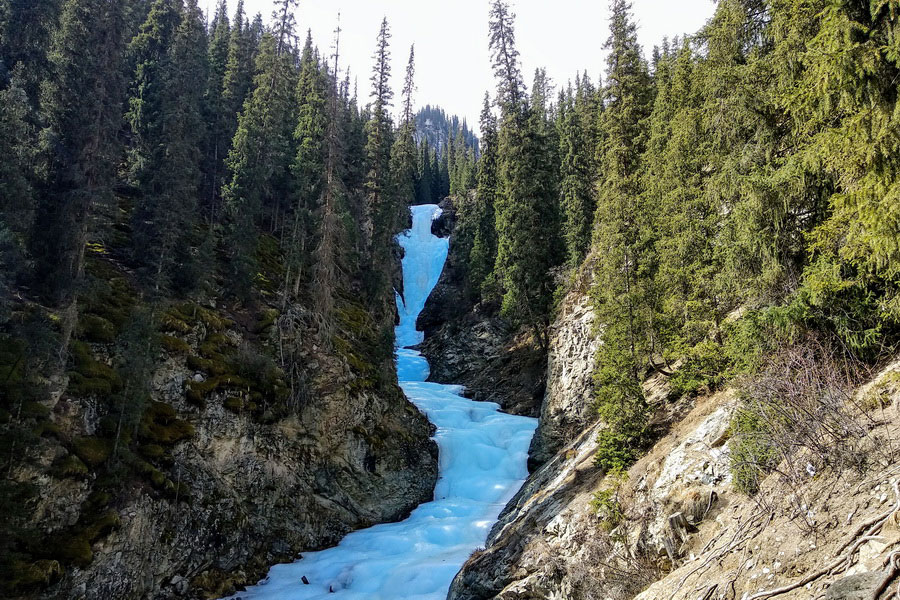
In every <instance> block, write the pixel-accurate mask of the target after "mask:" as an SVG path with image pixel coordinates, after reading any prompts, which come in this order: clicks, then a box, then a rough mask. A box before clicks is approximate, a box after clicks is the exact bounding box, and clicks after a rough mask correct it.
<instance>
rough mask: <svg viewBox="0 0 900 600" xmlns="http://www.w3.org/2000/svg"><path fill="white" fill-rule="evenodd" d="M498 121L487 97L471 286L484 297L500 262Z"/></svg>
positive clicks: (485, 96)
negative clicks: (484, 290)
mask: <svg viewBox="0 0 900 600" xmlns="http://www.w3.org/2000/svg"><path fill="white" fill-rule="evenodd" d="M497 143H498V139H497V118H496V117H495V116H494V113H493V111H492V110H491V104H490V97H489V95H488V93H487V92H485V95H484V107H483V108H482V109H481V159H480V160H479V161H478V182H477V186H476V188H475V203H474V206H473V213H474V214H473V220H474V222H475V231H474V235H473V241H472V250H471V252H470V253H469V285H470V288H471V289H472V290H473V292H474V293H475V294H476V295H478V296H480V297H484V296H485V293H484V292H482V286H483V285H484V284H485V282H486V281H487V280H488V278H489V277H490V275H491V273H492V272H493V270H494V262H495V261H496V260H497V230H496V214H495V208H494V205H495V204H496V202H497V186H498V182H497V168H498V164H497V163H498V160H499V157H498V151H499V149H498V147H497Z"/></svg>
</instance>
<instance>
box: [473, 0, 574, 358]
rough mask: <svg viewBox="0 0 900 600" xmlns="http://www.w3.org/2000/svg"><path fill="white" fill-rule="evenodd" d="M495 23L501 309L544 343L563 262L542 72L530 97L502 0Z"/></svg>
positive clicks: (493, 16) (494, 10) (544, 345)
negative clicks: (555, 272) (554, 277)
mask: <svg viewBox="0 0 900 600" xmlns="http://www.w3.org/2000/svg"><path fill="white" fill-rule="evenodd" d="M490 31H491V50H492V52H493V57H494V71H495V73H496V74H497V77H498V97H497V103H498V105H499V107H500V112H501V122H500V126H499V135H498V139H499V141H498V156H499V168H498V173H499V178H498V180H499V191H498V194H497V201H496V223H497V261H496V265H495V271H496V275H497V283H498V284H499V286H500V288H501V290H502V294H503V302H502V308H501V312H502V314H503V315H504V316H505V317H506V318H508V319H509V320H510V321H511V322H513V323H515V324H521V325H527V326H529V327H530V328H531V329H532V331H533V332H534V336H535V339H536V340H537V342H538V343H539V344H540V346H541V347H542V348H544V349H546V348H547V345H548V340H547V328H548V326H549V322H550V312H551V309H552V303H553V287H554V286H553V282H552V277H551V276H550V271H551V270H552V269H553V268H554V267H555V266H556V265H557V264H558V259H559V247H558V234H559V232H558V227H557V224H558V220H557V215H558V211H557V206H556V202H557V199H556V193H557V192H556V173H555V170H554V158H553V151H552V147H551V146H552V143H551V138H550V134H549V129H550V127H549V124H548V122H547V121H548V119H547V112H546V103H545V99H544V98H545V94H546V86H545V85H544V84H545V79H544V78H543V76H542V74H541V73H540V72H539V73H538V77H537V81H536V83H537V86H536V89H534V90H533V96H532V99H531V103H530V104H529V102H528V101H527V100H528V99H527V97H526V95H525V92H524V84H523V83H522V80H521V73H520V71H519V67H518V52H517V51H516V48H515V33H514V31H513V15H512V14H511V13H510V12H509V7H508V5H507V4H506V3H505V2H503V1H502V0H496V1H495V2H494V3H493V5H492V8H491V23H490ZM548 225H549V226H548Z"/></svg>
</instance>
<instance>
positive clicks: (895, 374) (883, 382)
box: [862, 371, 900, 410]
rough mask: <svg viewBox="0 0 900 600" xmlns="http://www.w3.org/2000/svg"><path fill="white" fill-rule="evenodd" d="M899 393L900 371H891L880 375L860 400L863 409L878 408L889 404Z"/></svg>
mask: <svg viewBox="0 0 900 600" xmlns="http://www.w3.org/2000/svg"><path fill="white" fill-rule="evenodd" d="M898 394H900V371H891V372H890V373H887V374H886V375H885V376H884V377H882V378H881V379H880V380H879V381H878V382H877V383H875V385H873V386H872V388H871V389H870V390H869V393H868V394H866V396H865V398H863V401H862V407H863V409H864V410H880V409H882V408H886V407H888V406H890V405H891V404H892V403H893V402H894V398H895V397H896V396H897V395H898Z"/></svg>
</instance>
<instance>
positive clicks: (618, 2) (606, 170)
mask: <svg viewBox="0 0 900 600" xmlns="http://www.w3.org/2000/svg"><path fill="white" fill-rule="evenodd" d="M610 8H611V13H612V15H611V20H610V36H609V38H608V40H607V42H606V45H605V47H606V49H607V51H608V52H609V54H608V57H607V75H606V86H605V88H604V100H605V110H604V111H603V112H602V113H601V115H600V124H599V130H600V137H601V139H600V143H599V145H598V149H597V159H598V168H599V172H600V173H601V178H600V181H599V183H598V186H597V192H598V193H597V212H596V222H595V228H594V232H595V233H594V247H595V251H596V252H598V253H599V255H600V256H602V257H603V260H602V261H599V263H598V268H597V270H596V272H595V283H594V288H593V296H594V299H595V308H596V311H597V319H598V322H600V323H602V324H603V329H602V333H601V339H602V344H601V347H600V350H599V351H598V354H597V362H598V366H597V370H596V374H595V382H596V386H597V397H598V406H599V408H600V414H601V417H602V418H603V419H604V420H605V421H606V422H607V423H608V424H609V429H607V430H605V431H604V432H603V434H602V435H601V437H602V439H601V443H600V447H601V449H600V454H598V458H599V459H600V462H601V464H602V466H604V467H606V468H614V467H618V468H623V467H625V466H627V463H629V462H630V459H631V457H633V456H634V452H635V451H636V450H637V448H638V447H639V446H640V445H641V444H642V443H644V442H645V439H644V436H645V427H646V418H647V417H646V412H647V406H646V401H645V399H644V394H643V391H642V389H641V382H642V380H643V376H644V370H645V368H646V363H647V359H648V357H649V356H648V354H649V347H650V342H649V340H650V333H651V319H650V315H651V314H652V311H653V308H652V302H653V295H652V291H651V290H650V289H649V288H650V287H651V284H652V274H653V269H654V256H653V252H652V236H651V235H650V233H651V228H650V227H649V223H648V221H647V213H646V212H645V207H644V206H642V203H641V185H640V174H641V171H640V160H641V155H642V153H643V151H644V146H645V144H646V135H647V116H648V114H649V112H650V101H651V86H650V76H649V73H648V71H647V65H646V63H645V61H644V58H643V57H642V56H641V49H640V45H639V44H638V41H637V30H636V26H635V24H634V21H633V19H632V15H631V4H630V3H629V2H627V1H626V0H613V2H612V4H611V7H610Z"/></svg>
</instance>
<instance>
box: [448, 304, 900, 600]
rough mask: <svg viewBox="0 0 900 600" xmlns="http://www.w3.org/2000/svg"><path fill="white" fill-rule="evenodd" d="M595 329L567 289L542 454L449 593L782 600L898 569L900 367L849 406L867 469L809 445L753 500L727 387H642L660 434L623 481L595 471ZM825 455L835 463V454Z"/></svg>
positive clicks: (856, 588)
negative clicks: (690, 393)
mask: <svg viewBox="0 0 900 600" xmlns="http://www.w3.org/2000/svg"><path fill="white" fill-rule="evenodd" d="M589 320H590V308H589V304H587V299H586V298H585V296H584V294H583V293H582V292H580V291H577V290H576V291H573V292H570V294H569V295H568V297H567V298H566V300H565V301H564V303H563V306H562V310H561V312H560V318H559V320H558V321H557V323H556V325H555V327H554V336H553V344H552V348H551V362H550V365H551V367H550V372H549V380H548V393H547V396H546V397H545V401H544V406H543V408H542V417H543V419H542V422H541V425H540V429H539V433H538V436H537V437H536V441H535V444H534V445H533V446H532V451H533V452H534V451H535V449H536V448H537V449H538V451H539V452H543V453H545V456H548V455H549V456H550V458H549V459H548V460H547V461H546V462H544V463H543V465H542V466H541V467H540V468H538V469H537V470H536V471H535V472H534V473H533V474H532V476H531V477H530V478H529V480H528V481H527V482H526V484H525V486H524V487H523V489H522V490H521V492H520V493H519V494H518V495H517V496H516V498H514V499H513V501H512V502H510V504H509V505H508V506H507V507H506V509H505V510H504V512H503V514H502V515H501V518H500V521H499V522H498V523H497V525H496V526H495V527H494V528H493V529H492V531H491V534H490V536H489V539H488V544H487V547H486V548H485V549H484V550H483V551H481V552H476V553H475V554H473V555H472V557H471V558H470V559H469V561H468V562H467V563H466V565H465V566H464V567H463V570H462V571H461V572H460V573H459V574H458V575H457V577H456V579H455V580H454V583H453V586H452V588H451V592H450V594H449V596H448V598H450V599H451V600H459V599H467V600H475V599H487V598H501V599H504V600H512V599H522V598H574V599H578V598H604V599H605V598H614V599H619V598H634V597H637V598H640V599H641V600H656V599H663V598H666V599H669V598H679V599H681V598H684V599H685V600H687V599H696V598H702V599H704V600H710V599H714V598H715V599H726V598H727V599H735V598H755V599H761V598H768V597H772V596H773V595H774V594H772V593H771V592H772V591H777V590H778V589H779V588H780V587H781V586H787V587H790V586H796V587H793V588H792V589H790V590H789V591H787V592H785V595H784V596H783V597H786V598H812V597H816V598H819V597H823V595H824V597H826V598H834V599H837V598H869V597H875V593H876V589H877V588H878V586H879V585H880V584H881V583H882V582H883V581H887V579H889V578H890V576H892V573H893V572H894V571H893V569H894V568H895V567H894V565H895V564H896V563H895V562H893V561H894V560H895V558H894V557H895V555H894V554H892V551H893V549H894V548H895V547H896V546H895V545H896V544H897V543H900V534H898V533H897V531H898V529H897V525H896V523H897V519H898V512H897V507H898V506H900V492H897V490H896V485H897V473H898V472H900V461H898V453H897V452H896V451H895V450H894V448H895V447H896V440H897V439H898V435H900V411H898V406H900V386H898V385H897V383H896V382H897V380H898V378H900V362H898V363H894V364H893V365H890V366H889V367H887V368H885V369H884V370H882V371H881V372H880V373H878V374H877V375H875V376H873V377H872V378H871V379H870V381H869V383H867V384H866V385H864V386H863V387H861V388H859V389H857V390H856V391H855V392H854V393H853V395H852V398H853V399H854V400H850V403H851V404H853V405H856V404H858V405H859V406H863V407H868V408H867V409H866V410H865V411H862V412H859V413H854V414H858V416H859V418H860V419H861V421H860V422H861V425H862V429H863V430H865V431H866V433H865V434H864V435H863V437H861V438H860V441H859V443H858V445H857V446H855V450H854V452H862V453H864V454H865V456H866V457H867V459H866V461H863V462H859V463H858V464H865V465H867V466H865V467H864V468H862V470H860V469H855V468H852V467H850V466H848V465H847V464H844V465H841V463H839V462H838V461H837V460H836V459H835V460H834V463H833V464H831V465H829V463H828V460H829V459H831V458H832V457H824V458H823V457H820V456H816V455H814V454H810V453H809V452H806V451H804V452H806V453H801V454H800V455H798V456H794V457H793V458H792V459H790V460H791V461H792V463H796V464H790V465H788V464H785V463H783V464H781V465H776V469H775V472H774V473H773V474H772V475H770V476H768V477H767V478H766V479H764V480H763V481H762V483H761V486H760V490H759V491H758V492H757V493H756V494H755V495H753V496H748V495H747V494H746V493H744V492H742V491H740V490H739V489H738V488H739V486H738V485H737V484H736V482H735V481H734V479H733V476H732V467H733V464H734V462H733V460H734V459H733V452H734V450H733V445H734V443H735V441H734V440H735V439H736V438H734V437H732V436H733V431H732V418H733V416H734V414H735V411H736V410H737V408H738V406H739V405H740V402H739V401H738V399H737V397H736V395H735V393H733V392H732V391H725V392H720V393H716V394H713V395H709V396H705V397H699V398H697V399H695V400H691V401H682V402H680V403H676V404H675V405H671V404H670V403H669V401H667V400H666V398H667V396H668V390H667V385H666V382H665V380H664V378H663V377H661V376H656V377H654V378H651V379H650V380H649V381H648V382H647V383H646V384H645V392H646V393H647V395H648V397H649V398H650V400H651V404H652V405H653V406H654V407H655V409H656V410H655V422H657V423H659V424H665V427H666V428H667V429H668V432H667V433H666V434H665V435H664V436H663V437H661V439H660V440H659V441H658V442H657V443H656V444H655V446H654V447H653V448H652V449H651V450H650V451H649V452H648V453H647V454H646V455H645V456H644V457H643V458H641V459H640V460H639V461H638V462H637V463H636V464H635V465H634V466H632V467H631V469H629V471H628V472H627V474H626V475H625V476H617V477H613V476H608V475H607V474H606V473H604V472H603V471H602V470H601V469H599V468H598V467H597V466H596V465H595V463H594V453H595V451H596V438H597V433H598V432H599V431H600V430H601V429H602V427H603V424H602V423H599V422H593V423H592V422H591V418H590V416H589V413H588V412H587V411H586V410H585V409H584V408H583V406H584V405H585V404H589V402H590V398H589V395H588V393H587V390H589V389H590V375H591V370H592V367H591V359H592V356H593V351H594V349H593V344H594V342H593V341H592V336H590V335H584V329H583V327H584V324H585V323H586V322H587V321H589ZM554 357H556V358H554ZM559 357H565V359H564V360H563V361H561V362H560V361H559ZM554 361H557V362H556V366H554V364H555V363H554ZM562 365H565V367H563V366H562ZM847 428H848V429H852V425H850V424H848V425H847ZM823 439H824V438H823ZM827 448H828V452H829V453H830V454H832V455H833V456H834V457H837V456H838V455H839V454H840V453H841V452H844V451H845V449H843V448H840V447H838V446H837V445H835V446H829V447H827ZM557 449H558V451H555V450H557ZM554 451H555V452H554ZM785 473H795V474H794V475H792V476H791V477H786V476H785V475H784V474H785ZM798 582H799V585H796V584H798ZM754 594H757V595H754Z"/></svg>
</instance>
